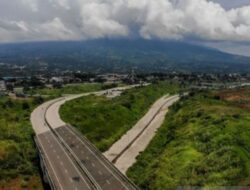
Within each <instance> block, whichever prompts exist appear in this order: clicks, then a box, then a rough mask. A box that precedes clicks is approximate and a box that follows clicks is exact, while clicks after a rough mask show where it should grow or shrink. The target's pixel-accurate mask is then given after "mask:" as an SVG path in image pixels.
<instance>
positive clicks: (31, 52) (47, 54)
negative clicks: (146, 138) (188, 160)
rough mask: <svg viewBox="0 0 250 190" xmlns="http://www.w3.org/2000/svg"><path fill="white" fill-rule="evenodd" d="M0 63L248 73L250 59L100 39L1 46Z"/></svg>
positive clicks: (174, 45) (185, 46) (167, 44)
mask: <svg viewBox="0 0 250 190" xmlns="http://www.w3.org/2000/svg"><path fill="white" fill-rule="evenodd" d="M0 62H4V63H12V64H19V65H28V66H33V67H35V66H36V65H37V64H40V63H44V64H47V65H48V69H49V70H55V69H57V70H58V69H59V70H66V69H69V70H83V71H86V72H127V71H130V70H131V69H135V70H137V71H138V72H139V71H141V72H172V71H177V72H178V71H180V72H215V73H229V72H249V71H250V58H248V57H243V56H237V55H232V54H228V53H223V52H220V51H218V50H215V49H211V48H206V47H202V46H197V45H193V44H189V43H184V42H180V41H159V40H142V39H137V40H127V39H113V40H108V39H102V40H91V41H77V42H75V41H70V42H36V43H19V44H1V45H0Z"/></svg>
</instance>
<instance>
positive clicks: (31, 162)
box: [0, 97, 42, 189]
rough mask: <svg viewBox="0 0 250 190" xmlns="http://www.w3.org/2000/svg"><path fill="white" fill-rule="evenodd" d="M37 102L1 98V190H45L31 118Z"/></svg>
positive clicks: (34, 100) (33, 100) (35, 100)
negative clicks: (43, 188)
mask: <svg viewBox="0 0 250 190" xmlns="http://www.w3.org/2000/svg"><path fill="white" fill-rule="evenodd" d="M37 102H38V101H37V99H26V100H12V99H9V98H6V97H0V109H1V112H0V131H1V133H0V189H42V183H41V179H40V176H39V170H38V166H39V163H38V159H37V153H36V149H35V147H34V143H33V140H32V139H33V138H32V136H33V130H32V127H31V124H30V121H29V118H30V113H31V111H32V109H33V108H34V107H35V106H37Z"/></svg>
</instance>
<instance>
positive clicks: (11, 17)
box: [0, 0, 250, 47]
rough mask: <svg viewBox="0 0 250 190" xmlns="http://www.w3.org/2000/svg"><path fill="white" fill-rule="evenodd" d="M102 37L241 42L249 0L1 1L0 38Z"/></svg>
mask: <svg viewBox="0 0 250 190" xmlns="http://www.w3.org/2000/svg"><path fill="white" fill-rule="evenodd" d="M103 37H110V38H113V37H115V38H119V37H122V38H124V37H125V38H131V37H139V38H145V39H177V40H190V39H191V40H192V41H197V42H201V43H204V44H213V45H214V44H220V46H221V47H222V46H223V45H221V44H224V42H226V43H229V42H230V43H235V44H237V45H238V46H240V45H241V42H250V0H1V1H0V43H5V42H19V41H43V40H79V39H80V40H84V39H96V38H103ZM244 45H245V44H244ZM245 46H246V45H245Z"/></svg>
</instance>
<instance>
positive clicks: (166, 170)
mask: <svg viewBox="0 0 250 190" xmlns="http://www.w3.org/2000/svg"><path fill="white" fill-rule="evenodd" d="M249 108H250V89H243V90H238V89H237V90H228V91H223V92H206V93H198V94H195V95H193V96H191V97H189V98H186V99H184V100H182V101H181V102H179V103H176V104H175V105H174V106H173V107H172V109H171V111H170V112H169V113H168V114H167V116H166V119H165V122H164V124H163V126H162V127H161V128H160V129H159V131H158V132H157V135H156V136H155V137H154V139H153V140H152V141H151V143H150V145H149V147H148V148H147V149H146V150H145V151H144V152H143V153H142V154H141V155H140V156H139V157H138V162H137V163H136V164H135V165H134V166H132V168H130V169H129V171H128V172H127V174H128V176H129V177H130V178H131V179H132V180H133V181H134V182H135V183H136V184H138V185H139V186H140V187H141V188H142V189H154V190H162V189H164V190H169V189H176V188H177V186H203V187H204V186H205V187H214V186H238V185H242V186H245V185H250V109H249Z"/></svg>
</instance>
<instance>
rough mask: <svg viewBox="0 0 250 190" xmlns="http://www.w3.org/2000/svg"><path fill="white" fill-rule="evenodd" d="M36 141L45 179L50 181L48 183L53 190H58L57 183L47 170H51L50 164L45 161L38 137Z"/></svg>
mask: <svg viewBox="0 0 250 190" xmlns="http://www.w3.org/2000/svg"><path fill="white" fill-rule="evenodd" d="M34 141H35V144H36V148H37V150H38V152H39V158H40V165H41V169H42V172H43V175H44V177H46V179H47V180H48V181H46V182H47V183H48V184H49V186H50V188H51V190H57V189H58V188H57V186H56V185H55V183H54V182H53V180H52V177H51V176H50V174H49V172H48V170H47V169H46V168H49V166H48V164H47V162H46V159H45V158H44V156H43V155H44V153H43V151H42V149H41V147H40V145H39V142H38V140H37V139H36V137H34ZM44 181H45V180H44Z"/></svg>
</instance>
